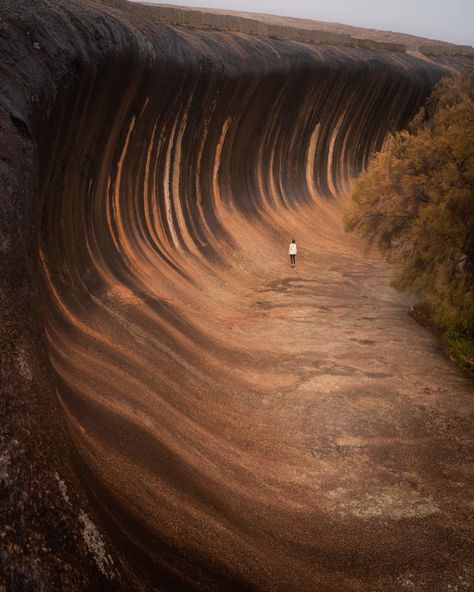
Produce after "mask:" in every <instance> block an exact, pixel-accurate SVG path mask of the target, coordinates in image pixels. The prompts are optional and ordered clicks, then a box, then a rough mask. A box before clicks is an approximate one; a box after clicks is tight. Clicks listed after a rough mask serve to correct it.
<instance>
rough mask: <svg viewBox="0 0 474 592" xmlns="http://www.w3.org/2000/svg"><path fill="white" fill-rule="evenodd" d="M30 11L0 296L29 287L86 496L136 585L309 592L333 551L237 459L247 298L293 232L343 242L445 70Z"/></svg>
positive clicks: (126, 19)
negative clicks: (348, 207)
mask: <svg viewBox="0 0 474 592" xmlns="http://www.w3.org/2000/svg"><path fill="white" fill-rule="evenodd" d="M37 4H38V6H35V8H34V9H33V8H32V7H31V6H29V5H27V4H26V3H24V4H21V3H20V4H18V6H17V8H15V9H12V10H11V11H10V12H9V21H8V27H7V28H5V26H4V25H5V23H4V25H2V26H4V29H3V30H4V31H7V30H8V35H9V37H8V38H7V37H5V35H7V33H5V35H4V36H3V40H4V41H5V39H7V41H6V43H8V44H10V45H9V47H10V48H11V49H12V51H13V52H14V53H12V54H11V56H10V62H7V63H5V65H4V74H3V75H4V77H7V78H8V81H9V83H8V87H5V86H2V96H1V101H2V102H1V105H2V109H3V113H4V114H6V115H7V116H8V118H9V121H10V122H11V126H12V129H11V130H10V132H9V134H10V135H9V136H8V137H9V138H10V137H17V138H20V140H21V142H22V143H23V145H24V146H26V147H27V149H28V150H29V152H28V156H27V157H25V158H24V160H23V168H22V169H21V170H22V173H21V174H18V172H16V173H15V174H16V176H13V173H12V172H11V171H18V170H19V169H18V168H15V164H16V163H15V162H14V157H12V158H11V159H10V164H9V166H10V169H9V171H10V173H8V174H9V175H10V176H9V177H8V179H9V183H11V184H13V186H12V187H11V191H9V190H8V186H7V192H9V193H10V195H15V196H16V198H15V200H14V201H13V202H10V203H11V206H10V207H11V208H13V209H14V211H15V212H16V214H15V215H16V216H18V218H16V219H19V220H20V224H19V225H18V226H17V227H15V226H14V225H13V224H12V223H10V225H9V226H8V225H7V226H4V229H3V235H2V236H3V241H4V242H3V244H4V245H6V246H4V253H6V257H8V260H9V262H10V263H9V267H8V273H7V275H6V278H5V280H4V282H5V285H6V288H5V290H6V292H8V294H10V298H19V297H21V298H32V296H31V293H30V292H28V290H26V291H27V292H28V294H27V295H26V296H25V295H24V292H25V291H24V290H23V292H22V291H21V290H19V291H18V290H17V291H15V290H13V288H12V286H13V284H14V281H15V274H18V270H19V269H23V270H24V273H25V274H26V275H28V274H29V273H31V270H32V269H33V272H32V273H33V274H34V276H35V277H36V279H37V282H38V286H39V292H40V300H41V312H42V316H41V320H38V319H32V317H31V314H30V315H29V316H27V317H26V318H25V319H24V322H26V323H33V324H34V325H35V326H39V325H43V326H44V331H45V336H46V342H47V347H48V350H49V355H50V359H51V363H52V367H53V369H54V379H53V381H54V384H56V385H57V396H58V400H59V407H60V408H61V409H62V411H63V412H64V414H65V417H66V421H67V425H68V429H69V432H70V436H71V438H72V441H73V443H74V446H75V449H76V450H77V453H78V459H79V460H78V462H79V464H80V467H81V473H82V475H83V476H84V478H85V480H86V482H87V483H88V486H89V487H90V489H91V491H92V495H93V497H95V502H96V504H97V506H98V507H100V508H101V510H102V513H103V516H105V517H106V521H107V523H108V527H109V530H110V532H111V533H112V534H113V535H114V536H115V540H116V541H117V544H118V546H119V547H122V548H123V549H124V550H125V552H126V553H128V554H129V556H131V557H132V558H133V563H134V565H135V568H136V570H137V571H138V572H139V573H141V577H143V579H144V581H145V582H146V581H148V582H149V583H150V582H153V585H157V584H161V585H163V586H164V587H165V589H177V590H184V589H186V590H188V589H203V590H204V589H205V590H207V589H221V590H226V591H230V590H239V591H242V590H254V589H275V590H276V589H278V590H280V589H281V590H288V589H290V588H289V587H288V586H290V587H291V586H293V589H298V590H306V589H307V590H313V589H314V583H315V582H317V581H318V580H317V578H316V576H315V575H314V566H312V565H311V561H312V560H311V557H312V553H313V551H315V550H317V551H318V553H323V552H326V553H329V554H330V552H329V551H328V549H329V547H328V545H330V543H329V542H328V541H327V540H326V538H327V537H326V536H325V535H323V534H322V535H321V540H320V541H316V542H314V543H311V542H310V539H308V538H306V537H305V535H304V530H305V527H304V524H305V520H306V514H305V511H304V507H303V506H302V505H301V499H304V497H305V496H306V495H307V492H304V491H303V492H301V491H300V492H296V490H295V491H293V492H292V493H291V494H290V495H289V498H288V499H287V498H286V496H287V492H284V488H283V485H282V483H283V481H281V480H282V479H283V477H280V472H279V469H278V462H279V461H278V457H277V456H275V452H274V451H273V449H272V447H271V444H270V442H265V439H264V436H263V435H262V434H260V435H261V436H262V439H261V440H260V441H261V442H262V444H261V447H260V449H258V450H256V449H254V448H253V447H252V441H254V440H255V439H258V434H259V433H260V432H259V428H258V426H257V427H255V426H253V428H252V429H251V430H250V431H249V430H248V429H247V428H248V424H249V423H251V414H252V396H253V394H254V393H255V392H256V391H258V387H259V384H261V383H262V382H265V381H266V380H273V379H274V373H275V365H276V364H277V361H276V360H275V359H274V357H273V356H272V351H271V348H270V347H268V348H266V347H265V344H255V343H249V342H248V341H247V340H246V335H245V332H242V331H241V329H240V327H241V326H242V319H243V318H244V315H245V314H246V313H245V306H244V304H242V303H243V302H247V301H248V299H249V298H250V297H251V296H252V295H251V294H250V288H249V287H246V286H248V282H247V280H246V278H248V275H249V273H251V274H258V273H259V272H260V271H262V270H263V269H264V267H265V263H266V259H268V258H270V259H271V258H272V257H274V256H275V249H276V248H277V247H276V245H277V244H278V241H280V240H283V241H285V242H286V234H285V231H286V229H287V228H288V227H290V226H291V225H292V224H293V227H294V226H295V219H296V220H297V221H298V220H299V224H301V223H302V221H303V220H304V221H307V222H309V221H311V224H310V226H311V228H313V229H314V230H312V232H317V233H318V234H319V235H320V237H321V240H322V241H324V242H325V244H327V245H331V243H332V242H333V241H337V240H338V237H340V236H341V230H340V223H339V215H340V213H339V212H340V205H339V204H340V199H341V196H343V195H344V194H345V193H346V192H347V190H348V189H349V187H350V182H351V179H352V178H353V177H354V176H355V175H356V174H357V173H358V172H360V171H361V170H362V169H363V168H364V167H365V166H366V165H367V162H368V159H369V158H370V154H371V153H372V152H373V151H374V150H377V149H380V147H381V146H382V145H383V142H384V139H385V137H386V135H387V133H388V132H389V131H391V130H395V129H399V128H401V127H403V126H405V125H406V124H407V123H408V121H409V120H410V118H411V117H412V116H413V115H414V113H415V112H416V111H417V109H418V108H419V106H420V105H421V104H422V103H423V101H424V100H425V98H426V96H427V94H428V93H429V91H430V89H431V87H432V85H433V84H434V83H435V82H436V81H437V80H438V79H439V78H440V77H441V76H442V75H443V74H444V73H445V72H446V70H444V69H443V68H442V67H440V66H437V65H436V64H434V63H429V62H422V61H418V60H416V59H414V58H412V57H410V56H407V55H404V54H400V53H388V52H380V51H377V52H371V51H370V50H366V49H356V48H349V47H346V48H341V47H336V46H307V45H304V44H301V43H296V42H284V41H280V40H276V39H268V38H260V37H257V36H247V35H245V34H240V33H231V32H222V31H221V32H218V31H203V30H193V29H186V28H180V27H174V28H173V27H171V26H165V25H162V24H159V23H157V22H153V20H152V19H150V18H147V19H144V18H143V17H142V16H140V14H137V13H136V11H131V12H130V14H129V13H128V12H127V9H126V7H124V9H123V11H122V10H121V9H120V8H117V6H119V5H117V4H116V5H115V7H114V6H113V5H103V6H99V5H98V4H97V3H95V2H61V1H56V0H54V1H53V0H51V1H46V0H44V1H42V2H39V3H37ZM147 14H150V13H149V12H147ZM20 48H21V49H20ZM7 53H8V49H7ZM13 56H14V61H12V59H13ZM12 154H15V151H14V150H13V149H12ZM16 154H17V155H18V154H19V152H18V151H17V152H16ZM36 175H38V182H37V186H36V185H35V176H36ZM23 183H25V185H24V187H25V190H24V191H18V188H19V187H20V186H21V185H22V184H23ZM9 216H10V217H8V216H5V217H4V219H5V220H10V221H12V220H14V219H15V218H14V217H12V215H9ZM18 230H20V231H21V233H22V236H23V239H22V241H23V242H22V244H23V245H24V248H22V249H19V250H18V251H17V253H16V256H17V259H16V263H13V264H12V263H11V262H12V257H13V255H12V253H11V251H10V250H8V245H9V244H11V243H12V242H14V241H15V240H16V239H15V232H18ZM342 248H345V249H346V250H347V252H349V251H350V249H351V248H352V247H351V246H350V245H348V246H347V247H342ZM255 253H258V257H257V259H258V261H255V258H254V257H252V254H253V255H255ZM13 261H15V260H14V259H13ZM6 269H7V268H6ZM32 293H33V297H35V296H34V292H32ZM19 294H23V295H20V296H19ZM37 323H39V324H38V325H37ZM16 338H17V337H15V336H13V339H16ZM256 352H257V353H256ZM272 376H273V378H271V377H272ZM279 376H280V375H279ZM280 379H281V380H282V381H283V383H284V374H282V375H281V376H280ZM303 490H304V487H303ZM301 496H302V497H301ZM275 517H277V518H275ZM282 533H285V535H286V538H282ZM312 545H313V547H314V548H312ZM324 549H326V551H324ZM310 551H311V552H310ZM334 561H335V562H336V563H337V559H336V558H335V557H333V558H331V557H330V556H329V555H328V557H327V558H326V560H323V559H321V565H319V567H318V570H320V571H322V572H324V571H325V570H326V571H327V570H328V569H330V564H331V563H332V562H334ZM337 569H341V570H343V569H344V568H343V565H342V564H341V565H339V567H338V568H337ZM336 571H337V570H336ZM328 577H329V576H328ZM147 578H150V579H149V580H147ZM315 578H316V579H315ZM331 581H332V580H331ZM348 582H349V580H347V581H346V586H347V585H349V584H348ZM149 585H151V584H149ZM331 585H336V584H335V580H334V581H332V584H331ZM294 586H296V587H294ZM328 589H329V588H328ZM331 589H332V588H331ZM345 589H349V588H348V587H346V588H345Z"/></svg>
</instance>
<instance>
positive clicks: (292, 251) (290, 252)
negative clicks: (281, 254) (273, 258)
mask: <svg viewBox="0 0 474 592" xmlns="http://www.w3.org/2000/svg"><path fill="white" fill-rule="evenodd" d="M297 252H298V249H297V248H296V243H290V248H289V249H288V255H296V253H297Z"/></svg>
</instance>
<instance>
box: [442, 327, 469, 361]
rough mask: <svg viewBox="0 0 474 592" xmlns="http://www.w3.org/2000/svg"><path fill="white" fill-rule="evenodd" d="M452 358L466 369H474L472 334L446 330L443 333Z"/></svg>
mask: <svg viewBox="0 0 474 592" xmlns="http://www.w3.org/2000/svg"><path fill="white" fill-rule="evenodd" d="M444 338H445V339H446V343H447V344H448V347H449V351H450V354H451V356H452V358H454V360H456V362H457V363H458V364H459V365H460V366H463V367H464V368H467V369H468V370H474V335H473V334H472V333H471V334H470V335H469V334H467V335H466V334H464V333H460V332H459V331H453V330H451V331H447V332H446V333H445V335H444Z"/></svg>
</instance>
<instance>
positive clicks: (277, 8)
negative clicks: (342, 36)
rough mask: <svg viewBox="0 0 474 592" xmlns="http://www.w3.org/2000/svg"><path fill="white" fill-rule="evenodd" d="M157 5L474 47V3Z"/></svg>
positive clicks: (220, 1)
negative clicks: (389, 33) (326, 24)
mask: <svg viewBox="0 0 474 592" xmlns="http://www.w3.org/2000/svg"><path fill="white" fill-rule="evenodd" d="M147 1H148V2H150V0H147ZM151 1H153V0H151ZM158 3H159V4H175V5H181V6H197V7H206V8H222V9H224V10H225V9H227V10H243V11H247V12H266V13H268V14H278V15H282V16H293V17H299V18H309V19H313V20H317V21H328V22H336V23H343V24H345V25H354V26H356V27H366V28H369V29H380V30H383V31H396V32H398V33H411V34H412V35H419V36H420V37H428V38H431V39H439V40H441V41H450V42H452V43H459V44H461V45H474V0H411V1H410V0H273V1H272V0H176V2H164V1H163V0H159V1H158Z"/></svg>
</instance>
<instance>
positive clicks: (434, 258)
mask: <svg viewBox="0 0 474 592" xmlns="http://www.w3.org/2000/svg"><path fill="white" fill-rule="evenodd" d="M345 226H346V229H347V230H349V231H357V232H359V233H360V234H361V235H362V236H363V237H364V238H365V239H366V240H367V242H368V244H369V245H376V246H377V247H379V248H380V249H381V251H382V253H383V254H384V256H385V257H386V259H387V260H388V261H389V263H391V264H392V265H393V270H394V272H393V278H392V283H393V285H394V287H395V288H397V289H399V290H403V291H409V292H411V293H413V294H417V295H418V296H421V297H423V298H425V299H426V300H427V302H428V304H429V308H430V310H432V311H433V321H434V322H435V324H436V325H437V326H438V327H439V328H441V329H443V330H444V331H448V332H450V334H451V335H453V334H456V335H458V336H459V335H465V336H466V339H467V340H468V341H469V340H470V339H471V338H472V336H473V335H474V329H473V327H474V77H473V76H463V77H459V78H456V79H453V78H445V79H443V80H442V81H441V82H440V83H439V84H438V86H437V87H436V88H435V89H434V91H433V93H432V95H431V97H430V99H429V101H428V103H427V105H426V106H425V107H424V108H423V109H422V110H421V111H420V112H419V113H418V115H417V116H416V117H415V118H414V120H413V122H412V124H411V126H410V128H409V130H406V131H402V132H398V133H395V134H392V135H391V136H390V137H389V138H388V139H387V141H386V143H385V145H384V148H383V150H382V151H381V152H379V153H377V154H375V155H374V157H373V159H372V160H371V162H370V164H369V167H368V169H367V171H365V172H364V173H362V174H361V175H360V176H359V178H358V179H357V180H356V181H355V182H354V187H353V192H352V203H351V205H350V206H349V208H348V210H347V212H346V213H345ZM457 341H459V339H457Z"/></svg>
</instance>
